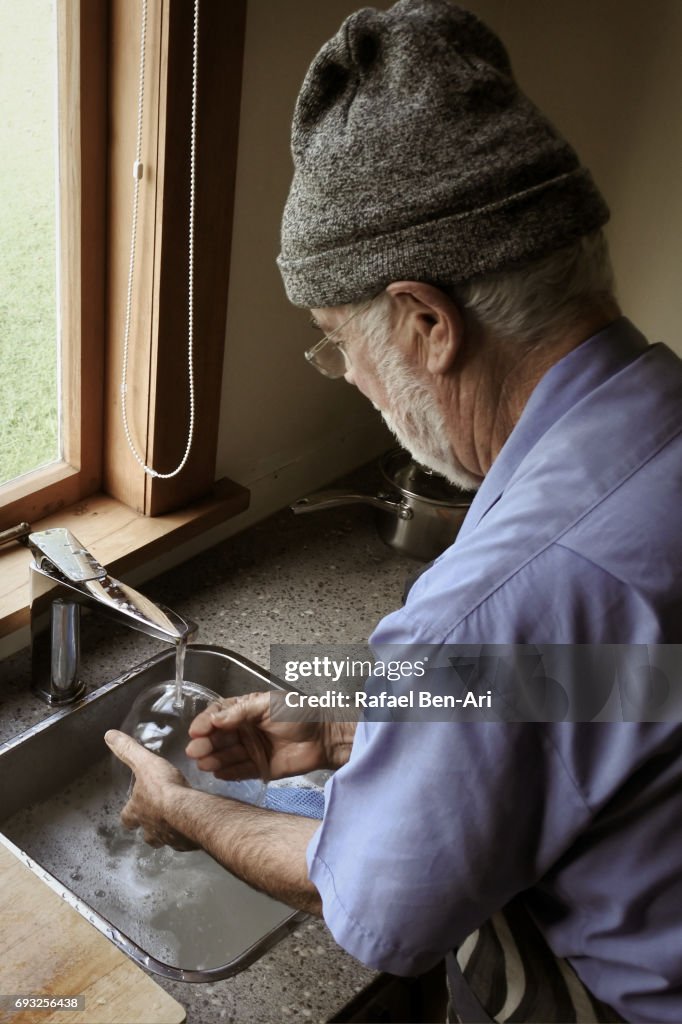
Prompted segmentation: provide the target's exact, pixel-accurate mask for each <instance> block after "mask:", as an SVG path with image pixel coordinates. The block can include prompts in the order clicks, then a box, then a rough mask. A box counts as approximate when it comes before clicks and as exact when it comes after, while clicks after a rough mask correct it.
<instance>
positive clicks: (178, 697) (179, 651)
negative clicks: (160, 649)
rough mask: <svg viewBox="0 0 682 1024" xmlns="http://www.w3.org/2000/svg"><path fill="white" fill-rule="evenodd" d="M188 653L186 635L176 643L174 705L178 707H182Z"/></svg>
mask: <svg viewBox="0 0 682 1024" xmlns="http://www.w3.org/2000/svg"><path fill="white" fill-rule="evenodd" d="M186 653H187V641H186V640H185V639H184V637H183V638H182V639H180V640H178V641H177V643H176V645H175V697H174V698H173V707H174V708H176V710H177V709H179V708H181V707H182V705H183V703H184V701H183V692H182V683H183V675H184V672H185V654H186Z"/></svg>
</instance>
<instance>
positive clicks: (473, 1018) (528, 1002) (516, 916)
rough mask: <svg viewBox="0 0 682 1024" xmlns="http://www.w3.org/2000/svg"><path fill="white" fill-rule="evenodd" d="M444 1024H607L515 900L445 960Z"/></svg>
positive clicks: (610, 1016)
mask: <svg viewBox="0 0 682 1024" xmlns="http://www.w3.org/2000/svg"><path fill="white" fill-rule="evenodd" d="M446 966H447V970H448V982H449V987H450V1000H451V1005H450V1009H449V1013H448V1021H452V1022H454V1021H459V1022H461V1024H474V1022H475V1024H479V1022H483V1024H486V1022H488V1021H497V1022H499V1024H506V1022H509V1024H514V1022H533V1024H612V1022H622V1020H623V1018H622V1017H620V1016H619V1015H618V1014H617V1013H616V1012H615V1010H612V1009H611V1007H609V1006H606V1004H605V1003H601V1002H600V1001H599V1000H597V999H595V998H594V997H593V996H592V995H590V993H589V992H588V990H587V989H586V988H585V986H584V985H583V984H582V982H581V981H580V979H579V978H578V976H577V974H576V973H575V971H574V970H573V968H572V967H571V966H570V964H569V963H568V961H567V960H560V959H558V958H557V957H555V956H554V954H553V953H552V951H551V950H550V948H549V946H548V945H547V943H546V942H545V940H544V938H543V937H542V935H541V934H540V932H539V931H538V929H537V928H536V926H535V924H534V923H533V921H532V920H531V918H530V917H529V915H528V913H527V911H526V910H525V909H524V907H523V905H522V904H521V902H520V901H519V900H513V901H512V902H511V903H510V904H508V905H507V906H506V907H505V908H504V910H503V911H501V912H500V913H498V914H495V915H494V916H493V917H492V918H491V919H490V920H489V921H487V922H486V923H485V924H484V925H482V927H481V928H479V929H478V931H476V932H474V933H473V934H472V935H470V936H469V937H468V938H467V939H466V941H465V942H463V943H462V945H461V946H460V947H459V949H458V950H457V951H456V953H455V954H452V953H451V954H449V955H448V957H447V958H446Z"/></svg>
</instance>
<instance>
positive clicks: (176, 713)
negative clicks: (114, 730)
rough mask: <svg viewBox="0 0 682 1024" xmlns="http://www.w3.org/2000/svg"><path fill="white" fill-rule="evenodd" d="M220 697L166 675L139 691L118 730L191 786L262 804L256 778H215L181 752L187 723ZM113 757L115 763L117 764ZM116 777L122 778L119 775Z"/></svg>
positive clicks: (261, 787)
mask: <svg viewBox="0 0 682 1024" xmlns="http://www.w3.org/2000/svg"><path fill="white" fill-rule="evenodd" d="M220 700H221V698H220V696H219V695H218V694H217V693H213V691H212V690H209V689H208V688H207V687H205V686H201V685H200V684H199V683H193V682H188V681H187V680H182V677H181V678H180V685H179V686H178V682H177V680H173V679H169V680H168V681H167V682H162V683H157V684H156V685H155V686H151V687H149V688H148V689H146V690H143V692H142V693H140V694H139V696H138V697H137V699H136V700H135V701H134V703H133V705H132V707H131V709H130V711H129V712H128V714H127V715H126V718H125V720H124V722H123V724H122V725H121V730H122V731H123V732H126V733H128V735H129V736H132V737H133V738H134V739H136V740H137V741H138V742H139V743H141V744H142V746H143V747H146V748H147V750H151V751H152V752H153V753H154V754H159V755H160V756H161V757H165V758H166V760H167V761H170V763H171V764H172V765H174V766H175V767H176V768H178V769H179V770H180V771H181V772H182V774H183V775H184V776H185V778H186V779H187V781H188V782H189V784H190V786H192V787H193V788H194V789H201V790H203V791H204V792H206V793H215V794H217V795H218V796H225V797H231V798H232V799H234V800H241V801H243V802H244V803H249V804H257V805H260V806H262V804H263V803H264V801H265V792H266V787H265V784H264V783H263V782H262V781H261V780H260V779H244V780H243V781H236V782H230V781H222V780H220V779H216V778H215V776H214V775H212V774H211V772H202V771H201V770H200V769H199V768H198V767H197V765H196V762H195V761H194V760H193V759H192V758H190V757H187V754H186V753H185V747H186V746H187V744H188V743H189V727H190V724H191V723H192V721H193V720H194V719H195V718H196V716H197V715H198V714H200V712H202V711H203V710H204V709H205V708H206V707H208V705H209V704H212V703H214V702H216V701H220ZM115 760H116V764H120V762H118V760H117V759H115ZM114 767H115V770H116V771H118V770H119V769H117V768H116V765H115V766H114ZM120 770H121V771H122V772H123V773H124V774H125V783H126V785H128V786H129V784H130V782H131V776H130V773H129V771H128V769H127V768H125V767H124V766H123V765H121V769H120ZM119 777H120V780H121V782H123V781H124V779H123V776H119Z"/></svg>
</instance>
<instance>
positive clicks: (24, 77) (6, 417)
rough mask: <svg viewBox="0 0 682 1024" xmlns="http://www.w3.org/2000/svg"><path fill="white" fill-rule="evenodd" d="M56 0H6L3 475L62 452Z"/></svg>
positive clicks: (0, 132)
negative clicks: (57, 241)
mask: <svg viewBox="0 0 682 1024" xmlns="http://www.w3.org/2000/svg"><path fill="white" fill-rule="evenodd" d="M55 65H56V57H55V43H54V0H0V95H1V96H2V97H3V104H2V106H3V110H2V116H1V117H0V483H4V482H6V481H8V480H11V479H13V478H14V477H16V476H19V475H21V474H22V473H26V472H28V471H30V470H32V469H35V468H37V467H38V466H42V465H44V464H45V463H48V462H52V461H54V460H55V459H56V458H58V454H59V452H58V414H57V315H56V230H55V153H56V151H55V138H54V119H55V106H56V97H55V83H56V67H55Z"/></svg>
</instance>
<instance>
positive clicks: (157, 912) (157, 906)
mask: <svg viewBox="0 0 682 1024" xmlns="http://www.w3.org/2000/svg"><path fill="white" fill-rule="evenodd" d="M112 767H113V766H112V761H111V758H110V757H106V758H104V759H103V760H102V761H101V762H98V763H97V764H95V765H93V766H92V768H91V769H90V771H89V772H87V773H86V774H85V775H83V776H81V777H80V778H79V779H77V780H76V781H75V782H74V783H72V784H71V785H70V786H68V787H67V788H65V789H64V790H62V791H61V792H59V793H57V794H55V795H54V796H53V797H50V798H49V799H47V800H45V801H42V802H41V803H37V804H33V805H32V806H31V807H29V808H26V809H24V810H22V811H20V812H18V813H17V814H15V815H14V816H13V817H12V818H11V819H9V820H8V821H7V822H4V823H3V832H4V833H5V834H6V835H7V836H8V838H9V839H11V840H12V842H14V843H16V844H17V846H19V847H21V848H22V849H23V850H25V851H26V853H28V855H29V856H30V857H32V858H33V859H34V860H36V861H37V862H38V863H39V864H41V865H42V866H43V867H44V868H45V869H46V870H47V871H49V872H50V874H52V875H54V876H55V877H56V878H57V879H59V881H61V882H62V883H63V884H64V885H65V886H66V888H68V889H70V890H71V892H73V893H74V894H75V895H76V896H78V897H79V898H80V899H81V900H82V901H83V902H84V903H87V904H88V905H89V906H90V907H92V909H93V910H95V911H97V913H98V914H100V915H101V916H102V917H103V918H105V919H106V920H107V921H109V922H110V923H111V924H112V925H114V926H115V927H116V928H117V929H119V930H120V931H121V932H123V933H124V934H125V935H127V936H128V937H129V938H130V939H132V940H133V942H135V943H136V944H137V945H138V946H140V947H141V948H142V949H143V950H145V951H146V952H148V953H150V954H151V955H152V956H153V957H155V958H156V959H157V960H160V961H162V962H164V963H166V964H168V965H170V966H173V967H180V968H184V969H185V970H205V969H208V968H211V967H218V966H221V965H222V964H225V963H228V962H229V961H231V960H232V959H233V958H234V957H236V956H238V955H239V954H240V953H242V952H243V951H244V950H246V949H248V948H249V946H251V945H252V944H253V943H254V942H257V941H258V940H259V939H260V938H261V937H262V936H263V935H264V934H266V933H267V932H269V931H271V930H272V929H273V928H275V927H276V926H277V925H278V924H280V923H281V922H283V921H284V920H286V918H287V917H289V916H290V914H291V913H292V911H291V910H290V908H288V907H285V906H284V905H283V904H281V903H277V902H276V901H275V900H273V899H270V897H268V896H265V895H263V894H262V893H258V892H255V891H254V890H252V889H250V888H249V887H248V886H247V885H245V884H244V883H243V882H241V881H239V880H238V879H237V878H235V877H234V876H232V875H230V874H229V872H228V871H226V870H225V869H224V868H222V867H220V865H218V864H217V863H216V862H215V861H214V860H213V859H212V858H211V857H209V856H208V854H206V853H204V852H203V851H199V850H198V851H193V852H190V853H178V852H176V851H175V850H171V849H170V848H169V847H162V848H161V849H158V850H157V849H153V848H152V847H150V846H148V845H147V844H146V843H145V842H144V841H143V839H142V837H141V834H140V833H139V832H128V831H126V830H125V829H123V827H122V825H121V824H120V820H119V814H120V811H121V808H122V807H123V805H124V803H125V801H126V796H127V784H128V779H127V777H124V783H125V784H124V785H123V786H122V785H121V775H120V774H119V773H118V772H114V771H113V770H112ZM202 774H204V773H202Z"/></svg>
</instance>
